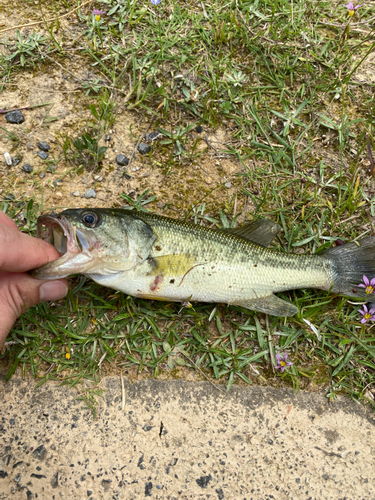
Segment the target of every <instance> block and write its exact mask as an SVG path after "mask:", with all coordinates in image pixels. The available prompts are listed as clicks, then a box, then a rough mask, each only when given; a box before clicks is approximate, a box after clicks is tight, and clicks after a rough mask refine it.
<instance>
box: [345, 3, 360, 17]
mask: <svg viewBox="0 0 375 500" xmlns="http://www.w3.org/2000/svg"><path fill="white" fill-rule="evenodd" d="M344 7H346V8H347V9H348V11H349V16H350V17H352V15H353V14H354V11H355V10H358V9H359V8H360V7H363V4H362V5H356V6H354V5H353V4H352V2H349V3H348V5H344Z"/></svg>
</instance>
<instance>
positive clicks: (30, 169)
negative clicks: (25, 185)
mask: <svg viewBox="0 0 375 500" xmlns="http://www.w3.org/2000/svg"><path fill="white" fill-rule="evenodd" d="M22 168H23V169H24V171H25V172H27V173H28V174H30V173H31V172H32V171H33V167H32V166H31V165H30V163H25V165H24V166H23V167H22Z"/></svg>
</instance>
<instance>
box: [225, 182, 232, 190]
mask: <svg viewBox="0 0 375 500" xmlns="http://www.w3.org/2000/svg"><path fill="white" fill-rule="evenodd" d="M224 186H225V187H226V188H228V189H230V188H231V187H232V183H231V182H226V183H225V184H224Z"/></svg>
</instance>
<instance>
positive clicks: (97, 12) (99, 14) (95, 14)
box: [92, 9, 105, 21]
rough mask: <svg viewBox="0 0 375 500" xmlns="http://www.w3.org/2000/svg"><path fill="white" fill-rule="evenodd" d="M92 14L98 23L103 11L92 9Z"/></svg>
mask: <svg viewBox="0 0 375 500" xmlns="http://www.w3.org/2000/svg"><path fill="white" fill-rule="evenodd" d="M92 13H93V14H94V16H95V19H96V21H100V16H104V14H105V10H99V9H94V10H93V11H92Z"/></svg>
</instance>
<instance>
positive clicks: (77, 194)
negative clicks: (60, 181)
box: [72, 191, 81, 196]
mask: <svg viewBox="0 0 375 500" xmlns="http://www.w3.org/2000/svg"><path fill="white" fill-rule="evenodd" d="M72 196H81V193H80V192H79V191H74V193H72Z"/></svg>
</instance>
